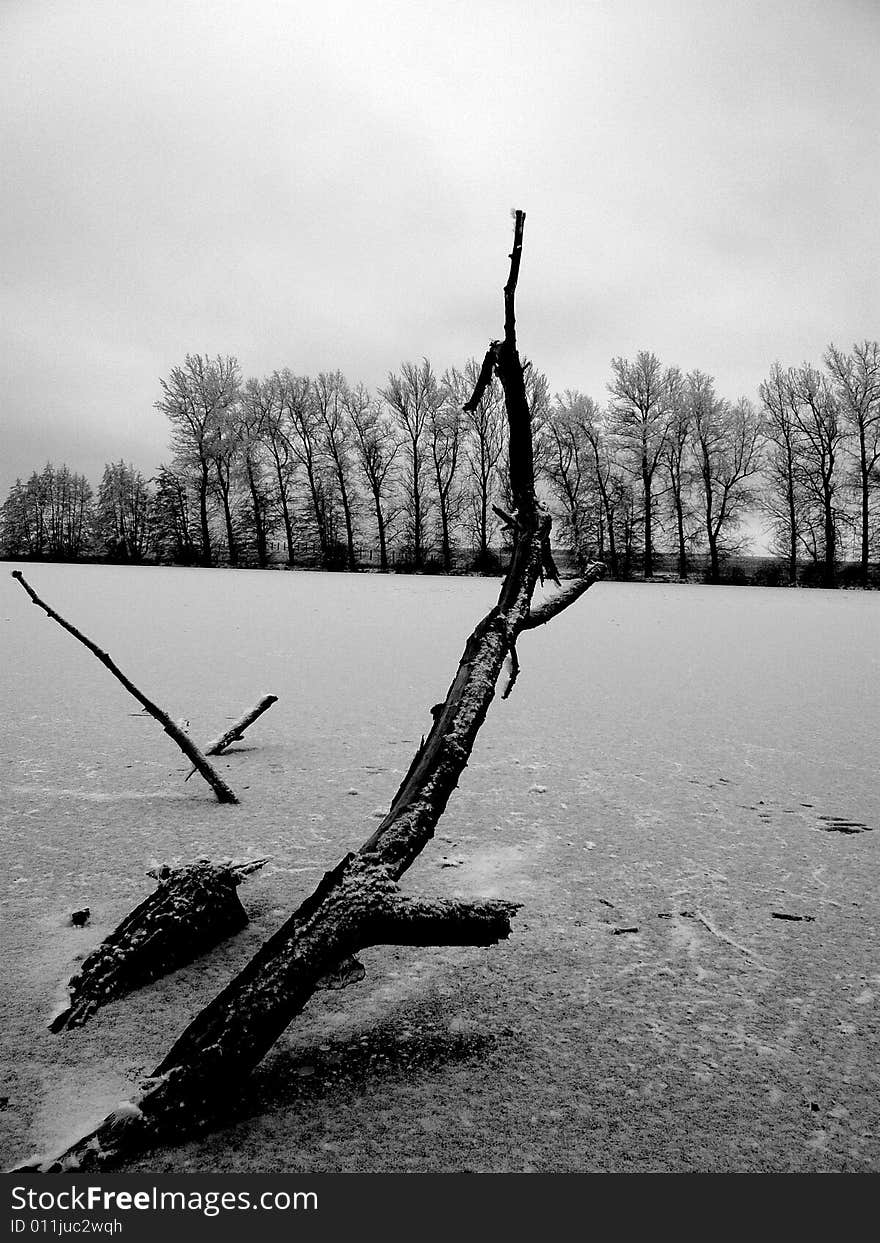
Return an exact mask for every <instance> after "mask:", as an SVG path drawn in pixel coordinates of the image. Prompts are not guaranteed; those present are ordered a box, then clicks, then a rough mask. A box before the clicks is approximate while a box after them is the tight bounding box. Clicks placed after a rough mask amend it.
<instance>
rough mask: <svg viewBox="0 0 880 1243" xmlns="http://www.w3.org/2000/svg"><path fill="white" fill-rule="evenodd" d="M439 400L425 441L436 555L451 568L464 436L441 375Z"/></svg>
mask: <svg viewBox="0 0 880 1243" xmlns="http://www.w3.org/2000/svg"><path fill="white" fill-rule="evenodd" d="M440 391H441V393H442V402H441V404H440V405H438V406H437V407H436V408H435V409H434V410H432V411H431V414H430V416H429V418H428V445H429V448H430V452H431V477H432V480H433V484H434V494H435V496H436V500H437V506H436V512H437V517H438V524H439V529H440V557H441V560H442V562H443V569H444V570H445V571H446V572H447V574H448V573H449V571H450V570H451V569H452V529H453V525H454V523H455V522H456V520H457V518H458V514H459V509H460V501H461V496H460V491H459V486H458V485H459V473H460V470H459V467H460V459H461V448H462V443H463V440H464V427H465V421H464V415H463V412H462V404H463V403H462V402H461V401H460V400H459V395H458V394H457V393H456V391H455V389H454V388H450V386H449V385H448V383H447V382H446V377H445V376H444V380H443V383H442V384H441V386H440Z"/></svg>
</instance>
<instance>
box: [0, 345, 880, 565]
mask: <svg viewBox="0 0 880 1243" xmlns="http://www.w3.org/2000/svg"><path fill="white" fill-rule="evenodd" d="M478 372H479V366H478V364H477V363H476V362H475V360H473V359H471V360H469V361H468V362H467V363H465V364H464V366H463V367H461V368H457V367H450V368H448V369H447V370H445V371H444V372H443V373H442V374H440V373H438V372H437V371H435V369H434V367H433V366H432V364H431V362H430V361H429V360H428V359H423V360H422V361H421V362H420V363H414V362H404V363H402V364H401V366H400V368H399V370H398V371H397V372H391V373H389V375H388V380H387V383H386V384H385V385H384V386H383V387H381V388H379V389H378V391H376V392H372V391H370V390H369V389H367V388H366V387H365V386H364V385H362V384H358V385H354V386H353V385H351V384H349V382H348V381H347V380H346V378H345V376H344V375H343V374H342V373H341V372H340V371H334V372H321V373H320V374H319V375H318V376H316V377H310V376H305V375H298V374H295V373H294V372H292V371H291V370H290V369H288V368H285V369H283V370H279V371H274V372H273V373H272V374H271V375H268V376H265V377H262V378H256V377H249V378H247V379H244V378H243V377H242V374H241V370H240V367H239V364H238V361H237V359H236V358H235V357H233V356H230V355H226V356H223V355H218V356H216V357H209V356H207V355H201V354H188V355H187V356H186V358H185V359H184V361H183V363H182V364H181V365H180V366H177V367H174V368H173V370H172V371H171V372H170V374H169V375H168V376H167V377H165V378H164V379H161V380H160V382H159V384H160V396H159V398H158V400H157V402H156V408H157V409H158V410H159V411H161V412H162V413H163V414H164V415H165V416H166V418H167V419H168V422H169V426H170V444H169V458H168V460H167V462H165V463H163V464H162V465H161V466H160V467H159V469H158V471H157V473H156V474H155V476H154V477H152V478H150V479H147V478H145V477H144V475H143V474H142V473H141V472H140V471H138V470H136V469H135V468H134V467H133V466H131V465H130V464H126V463H125V462H122V461H120V462H116V463H108V464H107V465H106V466H105V469H104V473H103V476H102V478H101V481H100V483H99V484H98V487H97V490H93V489H92V487H91V485H90V484H89V482H88V481H87V480H86V479H85V478H84V477H83V476H81V475H78V474H75V473H73V472H71V471H70V470H69V468H68V467H67V466H66V465H64V466H62V467H60V468H56V467H54V466H53V465H52V464H51V463H50V464H47V465H46V466H45V467H44V468H43V470H42V471H39V472H37V471H34V472H33V473H32V475H31V476H30V478H29V479H27V480H26V481H22V480H21V479H18V480H16V482H15V484H14V485H13V487H12V489H11V490H10V493H9V496H8V497H7V499H6V501H5V503H4V504H3V506H2V510H0V550H2V553H3V555H5V556H9V557H52V558H77V557H83V556H87V555H93V556H95V555H96V556H107V557H110V558H113V559H117V560H130V561H146V560H160V561H166V562H178V563H184V564H200V565H207V566H210V565H216V564H229V565H233V566H235V565H257V566H266V565H267V564H269V562H270V561H277V559H278V552H279V550H280V552H281V556H282V559H283V560H284V561H286V562H287V564H289V565H291V566H293V565H296V564H298V563H306V564H317V565H321V566H325V567H328V568H348V569H355V568H357V566H358V564H359V563H361V562H362V560H363V549H364V547H367V548H369V550H370V555H371V557H372V555H373V553H375V561H374V562H373V564H376V565H377V566H378V567H379V568H380V569H382V570H387V569H388V568H389V567H390V566H391V564H392V558H393V560H394V563H395V564H396V565H398V566H400V565H405V566H407V567H408V568H412V569H414V570H424V569H436V570H442V571H446V572H448V571H450V570H451V569H452V568H453V567H454V566H455V567H461V566H462V557H461V550H462V549H465V550H467V553H466V558H465V564H464V568H469V569H472V570H475V571H489V570H493V569H497V568H498V565H499V553H500V548H499V545H500V544H501V543H503V539H504V533H505V529H509V525H508V526H507V527H506V525H505V524H508V517H509V516H511V515H509V511H510V508H511V506H512V499H511V496H510V484H509V479H508V478H507V468H506V465H505V463H506V459H507V454H506V448H507V445H506V436H507V425H506V418H505V416H504V402H503V395H502V393H501V391H500V387H499V385H498V383H497V381H493V382H492V383H490V384H489V385H488V386H487V388H486V389H485V392H484V393H483V395H482V397H481V399H480V401H479V402H478V403H477V405H476V407H475V408H473V409H468V410H465V409H464V406H465V403H466V401H467V398H468V396H469V394H470V393H472V392H473V389H474V386H475V382H476V379H477V375H478ZM526 383H527V389H528V396H529V402H530V407H531V411H532V424H533V438H534V446H535V465H536V477H537V479H538V481H539V488H540V492H541V495H542V497H543V499H544V501H545V502H546V503H547V504H548V505H550V507H551V508H552V509H553V510H554V513H555V515H556V517H557V519H558V521H559V524H560V529H561V538H562V540H563V541H564V543H565V544H566V545H567V547H568V548H569V549H570V551H571V554H572V557H573V559H574V561H575V562H576V563H578V564H580V565H583V564H586V563H587V562H588V561H589V560H591V559H596V558H598V559H600V560H603V561H605V562H606V564H607V566H608V568H609V572H610V574H611V575H612V576H615V577H628V576H629V575H631V574H633V573H635V572H642V573H644V574H645V576H646V577H651V576H652V575H653V574H654V572H655V568H656V565H657V557H658V554H659V553H661V552H663V553H666V554H667V556H668V554H669V553H672V554H674V558H675V566H676V569H677V571H678V574H679V575H680V577H682V578H687V577H688V575H689V573H691V572H692V564H693V559H694V557H695V554H698V553H699V554H702V556H703V559H704V560H705V561H706V563H707V570H708V574H707V576H708V577H709V579H710V580H711V581H720V580H721V578H722V577H723V570H724V561H725V558H726V557H727V556H729V555H730V554H731V553H733V552H738V551H742V550H743V549H744V548H746V547H747V546H748V541H749V528H748V525H745V526H744V523H745V520H746V519H747V518H748V519H749V520H750V521H751V522H752V523H753V522H754V516H755V515H758V516H759V517H760V520H761V521H762V522H763V524H764V527H765V530H766V531H767V534H768V537H769V540H770V543H771V547H772V550H773V552H774V554H775V555H776V556H777V557H778V558H779V559H780V562H781V564H782V565H783V567H784V576H785V577H787V579H788V581H789V582H790V583H795V582H796V581H797V577H798V572H799V566H801V567H802V565H803V563H804V562H806V563H807V565H808V566H809V567H811V569H812V578H813V581H816V582H821V583H823V584H825V585H833V584H834V583H835V581H837V575H838V570H839V566H840V563H841V561H842V560H845V559H846V558H845V557H844V555H843V554H844V553H845V552H847V551H849V553H850V554H854V555H852V556H851V559H852V560H853V561H855V562H856V569H855V578H856V580H857V581H859V582H861V583H862V585H868V583H869V580H870V574H871V570H872V563H873V562H874V561H875V560H876V559H877V557H878V550H880V504H878V496H880V346H878V344H877V342H872V341H867V340H865V341H863V342H862V343H857V344H855V345H854V346H853V348H852V350H851V351H845V350H842V349H839V348H838V347H837V346H835V345H833V344H832V345H830V346H829V347H828V349H827V351H826V353H825V355H824V357H823V360H822V365H821V367H816V366H814V365H813V364H810V363H804V364H802V365H801V366H797V367H789V368H783V367H782V365H781V364H780V363H778V362H777V363H774V364H773V366H772V367H771V369H770V372H769V375H768V376H767V377H766V379H765V380H764V381H762V383H761V385H760V387H759V390H758V401H757V403H755V402H752V401H751V400H750V399H749V398H747V397H740V398H739V399H738V400H736V401H730V400H727V399H726V398H723V397H721V396H720V395H719V394H718V393H717V392H716V387H715V382H714V380H713V378H712V377H711V376H709V375H707V374H705V373H704V372H702V371H699V370H693V371H690V372H687V373H685V372H683V371H681V369H680V368H678V367H676V366H665V365H663V364H662V363H661V361H660V360H659V359H658V358H657V356H656V355H655V354H653V353H651V352H649V351H641V352H639V353H638V354H637V355H636V357H635V358H634V359H628V358H622V357H621V358H614V359H612V361H611V379H610V381H609V383H608V385H607V390H608V391H607V399H606V401H605V403H604V405H599V403H597V402H596V401H595V400H594V399H593V398H592V397H589V396H587V395H586V394H583V393H580V392H576V391H566V392H565V393H564V394H561V395H559V394H557V395H556V396H555V397H552V398H551V395H550V386H549V383H548V381H547V377H546V376H545V375H544V374H543V373H541V372H540V371H539V370H537V369H536V368H535V367H534V366H532V365H529V366H527V369H526ZM512 517H513V519H514V520H515V515H512ZM801 573H803V571H802V570H801Z"/></svg>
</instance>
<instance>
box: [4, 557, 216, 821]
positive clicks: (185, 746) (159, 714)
mask: <svg viewBox="0 0 880 1243" xmlns="http://www.w3.org/2000/svg"><path fill="white" fill-rule="evenodd" d="M12 577H13V578H17V579H18V581H19V582H20V583H21V585H22V587H23V588H24V589H25V591H26V592H27V593H28V595H29V596H30V598H31V600H32V601H33V603H34V604H36V605H37V606H38V607H39V608H41V609H43V611H44V612H45V613H47V614H48V616H49V617H51V618H52V620H53V621H56V622H57V623H58V625H59V626H61V627H62V628H63V629H64V630H66V631H67V632H68V634H72V635H73V637H74V638H75V639H79V641H80V643H82V644H83V645H84V646H85V647H87V648H88V649H89V651H90V652H92V653H93V655H95V656H97V658H98V660H100V662H101V664H102V665H105V666H106V667H107V668H108V669H109V670H110V672H111V673H112V674H113V676H114V678H116V680H117V681H118V682H121V683H122V685H123V686H124V687H125V689H126V690H127V691H128V693H129V694H130V695H133V696H134V697H135V699H136V700H137V701H138V703H140V704H142V705H143V707H144V708H145V709H146V710H147V712H149V714H150V716H151V717H153V718H154V719H155V720H157V721H158V722H159V724H160V725H161V726H162V728H163V729H164V730H165V733H166V734H167V735H168V736H169V738H173V740H174V741H175V742H176V743H177V745H178V746H179V747H180V749H181V751H182V752H183V754H184V755H185V756H186V757H187V759H188V760H189V761H190V763H191V764H192V765H193V767H194V768H196V769H197V770H198V771H199V772H200V773H201V774H202V776H203V777H204V778H205V780H206V781H207V783H208V785H210V787H211V789H212V790H213V791H214V793H215V794H216V796H217V799H218V801H219V802H221V803H237V802H238V799H237V798H236V796H235V794H234V793H233V792H232V790H231V789H230V788H229V786H228V785H227V784H226V782H225V781H224V780H223V778H222V777H221V776H220V774H219V773H217V772H216V771H215V769H214V768H213V767H212V766H211V765H210V764H209V763H208V761H207V760H206V759H205V757H204V755H203V754H202V752H201V751H200V750H199V748H198V747H197V746H196V744H195V743H194V742H193V740H192V739H191V738H190V737H189V736H188V735H187V734H185V733H184V732H183V730H182V729H180V728H179V727H178V726H177V725H176V724H175V723H174V721H172V719H171V717H170V716H169V715H168V713H167V712H165V711H163V709H162V708H160V707H159V706H158V704H154V703H153V701H152V700H151V699H148V698H147V696H146V695H145V694H144V693H143V692H142V691H139V690H138V688H137V687H136V686H135V685H134V683H133V682H131V681H129V679H128V678H127V677H126V676H125V674H124V673H123V672H122V670H121V669H120V668H119V667H118V665H116V664H115V663H114V662H113V660H111V658H110V657H109V656H108V654H107V653H106V652H102V651H101V649H100V648H99V647H98V646H97V644H95V643H93V642H92V640H91V639H88V638H86V636H85V635H84V634H82V632H81V631H79V630H77V628H76V626H72V625H71V624H70V622H69V621H66V620H65V619H64V618H63V617H62V616H61V614H60V613H56V612H55V610H54V609H53V608H51V607H50V606H49V605H48V604H46V602H45V601H44V600H41V599H40V597H39V596H38V595H37V593H36V592H35V591H34V589H33V588H32V587H31V585H30V584H29V583H28V582H27V581H26V580H25V577H24V575H23V574H22V572H21V570H13V571H12Z"/></svg>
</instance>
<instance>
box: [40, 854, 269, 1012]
mask: <svg viewBox="0 0 880 1243" xmlns="http://www.w3.org/2000/svg"><path fill="white" fill-rule="evenodd" d="M266 862H267V860H266V859H253V860H251V861H250V862H248V863H239V864H235V863H209V862H207V861H206V860H202V861H200V862H198V863H191V864H189V865H188V866H186V867H180V868H175V869H174V870H172V869H171V868H167V867H166V868H160V869H159V870H158V871H157V872H152V873H151V875H153V876H155V877H156V879H157V880H158V882H159V886H158V888H157V889H156V890H155V891H154V892H153V893H151V894H150V896H149V897H148V898H147V899H145V901H143V902H141V903H140V905H139V906H136V907H135V909H134V910H133V911H132V912H131V913H130V914H129V915H126V917H125V919H124V920H123V921H122V923H121V924H120V925H119V926H118V927H117V928H115V929H114V930H113V932H111V933H110V935H109V936H108V937H107V938H106V940H104V941H102V942H101V944H100V945H99V946H98V947H97V949H95V950H92V952H91V954H89V955H88V957H87V958H86V959H85V960H84V961H83V964H82V966H81V967H80V969H79V971H78V972H77V973H76V975H75V976H74V977H73V978H72V979H71V981H70V983H69V984H68V986H67V987H68V991H69V992H70V1005H69V1006H68V1007H67V1009H66V1010H64V1011H62V1013H61V1014H59V1015H57V1016H56V1017H55V1018H54V1019H53V1020H52V1022H51V1023H50V1024H49V1030H50V1031H53V1032H60V1031H63V1030H64V1029H65V1028H68V1027H81V1026H82V1025H83V1023H85V1021H86V1020H87V1019H88V1018H90V1017H91V1015H92V1014H94V1012H95V1011H96V1010H97V1009H98V1008H99V1007H100V1006H105V1005H107V1003H108V1002H111V1001H115V1000H116V998H117V997H124V996H125V994H126V993H131V992H133V991H134V990H135V989H137V988H142V987H143V986H144V985H145V984H149V983H150V982H151V981H152V980H158V979H160V977H161V976H163V975H168V974H169V972H171V971H176V970H177V968H178V967H183V966H185V965H186V963H189V962H192V961H193V959H195V958H198V957H199V956H200V955H202V954H205V953H207V951H208V950H210V949H213V948H214V946H215V945H217V944H218V943H219V942H220V941H222V940H224V938H225V937H228V936H232V934H233V933H235V932H240V931H241V929H242V928H244V927H245V925H246V924H247V922H248V918H247V914H246V913H245V909H244V907H243V906H242V905H241V903H240V902H239V900H238V894H237V892H236V890H237V888H238V886H239V885H240V884H241V882H242V881H243V880H244V879H245V877H246V876H249V875H250V873H251V872H255V871H256V870H257V869H258V868H261V867H262V866H263V865H264V864H265V863H266Z"/></svg>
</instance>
